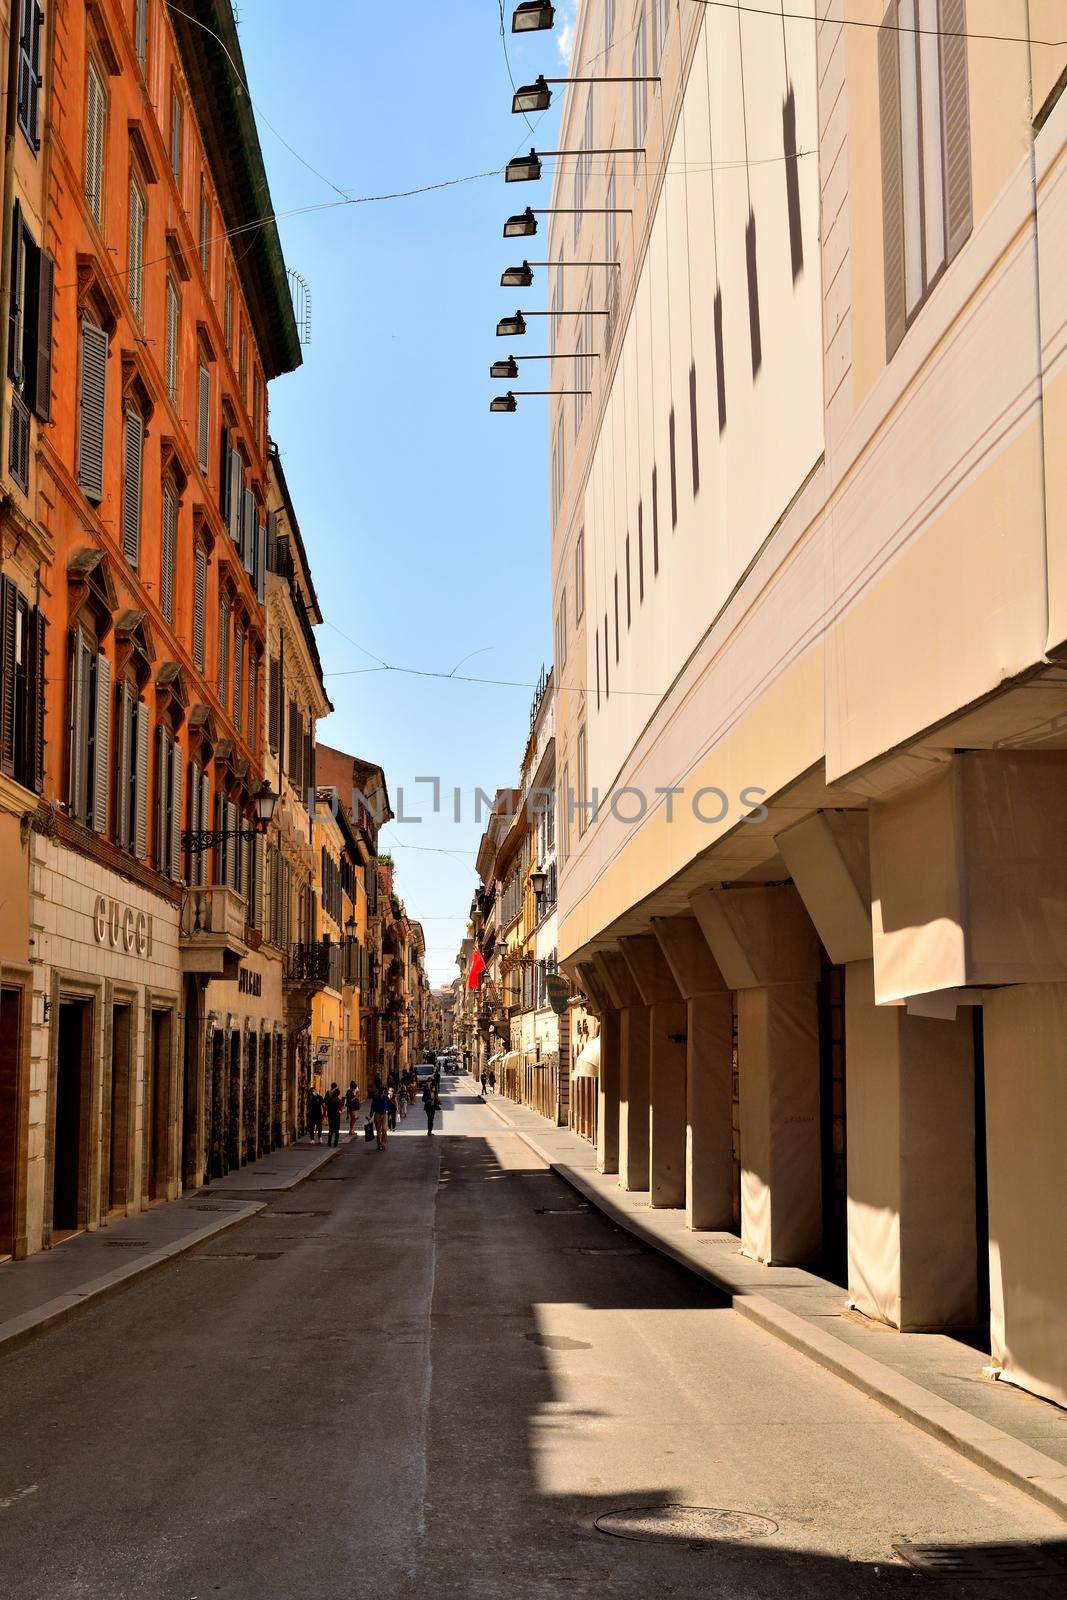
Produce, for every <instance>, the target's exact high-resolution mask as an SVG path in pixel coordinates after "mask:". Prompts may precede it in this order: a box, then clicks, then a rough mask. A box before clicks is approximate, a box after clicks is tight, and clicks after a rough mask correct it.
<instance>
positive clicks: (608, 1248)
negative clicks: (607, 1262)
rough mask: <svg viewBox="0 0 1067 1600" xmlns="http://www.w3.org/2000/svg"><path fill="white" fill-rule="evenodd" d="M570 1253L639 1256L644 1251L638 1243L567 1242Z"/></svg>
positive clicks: (579, 1254)
mask: <svg viewBox="0 0 1067 1600" xmlns="http://www.w3.org/2000/svg"><path fill="white" fill-rule="evenodd" d="M566 1249H567V1251H568V1253H569V1254H571V1255H578V1256H639V1255H642V1254H643V1253H644V1252H643V1251H642V1249H641V1246H640V1245H639V1244H569V1245H567V1247H566Z"/></svg>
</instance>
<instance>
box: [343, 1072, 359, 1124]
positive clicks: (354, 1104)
mask: <svg viewBox="0 0 1067 1600" xmlns="http://www.w3.org/2000/svg"><path fill="white" fill-rule="evenodd" d="M345 1110H346V1111H347V1112H348V1137H349V1138H350V1139H354V1138H355V1137H356V1118H357V1117H358V1116H359V1090H358V1089H357V1088H356V1083H355V1079H353V1080H352V1082H351V1083H350V1084H349V1085H348V1089H347V1091H346V1093H345Z"/></svg>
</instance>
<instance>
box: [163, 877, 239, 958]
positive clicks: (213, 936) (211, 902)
mask: <svg viewBox="0 0 1067 1600" xmlns="http://www.w3.org/2000/svg"><path fill="white" fill-rule="evenodd" d="M246 909H247V908H246V903H245V897H244V895H243V894H238V893H237V891H236V890H235V889H231V888H229V887H228V886H227V885H225V884H222V883H207V884H200V885H199V886H194V887H190V888H188V889H186V891H185V894H184V896H183V897H182V920H181V928H180V937H179V940H178V947H179V950H180V953H181V962H182V971H183V972H184V973H199V974H202V975H204V976H206V977H211V978H224V979H226V980H228V981H232V980H233V979H235V978H236V977H237V969H238V967H239V966H240V964H241V962H242V961H243V960H244V959H245V957H246V956H247V954H248V944H247V942H246V940H245V913H246Z"/></svg>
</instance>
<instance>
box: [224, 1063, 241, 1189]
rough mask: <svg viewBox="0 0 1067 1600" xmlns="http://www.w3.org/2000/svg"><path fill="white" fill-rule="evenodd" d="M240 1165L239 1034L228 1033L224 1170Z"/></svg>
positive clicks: (229, 1170)
mask: <svg viewBox="0 0 1067 1600" xmlns="http://www.w3.org/2000/svg"><path fill="white" fill-rule="evenodd" d="M240 1165H241V1035H240V1034H239V1033H236V1032H235V1033H231V1034H230V1086H229V1114H228V1118H227V1138H226V1170H227V1172H233V1171H236V1169H237V1168H238V1167H239V1166H240Z"/></svg>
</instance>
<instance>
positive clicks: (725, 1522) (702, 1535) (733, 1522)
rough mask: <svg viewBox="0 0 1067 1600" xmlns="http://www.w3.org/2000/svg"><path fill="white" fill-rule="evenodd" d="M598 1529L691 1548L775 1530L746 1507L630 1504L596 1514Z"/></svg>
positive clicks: (761, 1536) (763, 1535)
mask: <svg viewBox="0 0 1067 1600" xmlns="http://www.w3.org/2000/svg"><path fill="white" fill-rule="evenodd" d="M595 1526H596V1528H597V1530H598V1531H599V1532H600V1533H607V1534H610V1535H611V1537H612V1538H613V1539H636V1540H638V1541H639V1542H641V1543H643V1544H678V1543H684V1544H688V1545H689V1547H690V1548H691V1549H693V1550H702V1549H703V1548H704V1546H705V1545H708V1544H714V1543H715V1542H716V1541H717V1540H721V1539H764V1538H766V1536H767V1535H768V1534H769V1533H777V1532H778V1524H777V1522H772V1521H771V1519H770V1517H757V1516H755V1515H753V1513H752V1512H750V1511H720V1510H719V1509H718V1508H717V1507H716V1506H630V1507H627V1509H626V1510H623V1511H605V1512H604V1513H603V1515H602V1516H599V1517H597V1519H596V1523H595Z"/></svg>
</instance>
